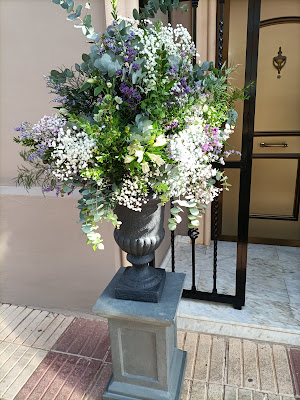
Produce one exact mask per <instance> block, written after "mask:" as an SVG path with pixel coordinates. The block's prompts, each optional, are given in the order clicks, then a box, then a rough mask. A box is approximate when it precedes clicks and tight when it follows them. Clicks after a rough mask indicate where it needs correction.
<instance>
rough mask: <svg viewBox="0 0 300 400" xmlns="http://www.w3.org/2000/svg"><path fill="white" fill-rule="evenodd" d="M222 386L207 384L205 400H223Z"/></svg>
mask: <svg viewBox="0 0 300 400" xmlns="http://www.w3.org/2000/svg"><path fill="white" fill-rule="evenodd" d="M223 394H224V386H222V385H217V384H215V383H209V384H208V391H207V397H206V399H207V400H223V397H224V396H223ZM206 399H205V400H206Z"/></svg>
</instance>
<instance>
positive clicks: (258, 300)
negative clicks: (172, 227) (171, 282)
mask: <svg viewBox="0 0 300 400" xmlns="http://www.w3.org/2000/svg"><path fill="white" fill-rule="evenodd" d="M195 252H196V285H197V288H198V290H202V291H205V290H206V291H209V290H210V285H211V284H212V265H213V264H212V263H213V244H212V245H211V246H202V245H196V248H195ZM218 255H219V256H218V266H219V267H218V268H220V271H219V272H218V275H217V279H218V281H217V287H219V286H220V287H221V291H220V292H221V293H222V290H223V291H224V293H225V294H234V291H235V262H236V261H235V260H236V243H233V242H218ZM299 257H300V249H299V248H289V247H280V246H268V245H252V244H251V245H249V248H248V268H247V270H248V272H247V275H248V277H247V289H246V302H245V306H244V307H243V308H242V310H236V309H234V308H233V306H232V305H229V304H222V303H214V302H208V301H201V300H191V299H182V300H181V302H180V304H179V310H178V327H179V328H180V329H186V330H192V331H197V332H201V333H207V334H212V335H225V336H231V337H237V338H247V339H254V340H262V341H270V342H276V343H282V344H287V345H294V346H300V311H299V310H300V292H299V279H300V265H299ZM175 267H176V272H184V273H185V274H186V280H185V286H184V287H185V288H186V289H190V288H191V279H192V278H191V277H192V265H191V245H190V238H189V237H187V236H180V235H178V236H175ZM161 268H164V269H166V270H167V271H170V270H171V250H170V249H169V250H168V252H167V254H166V257H165V259H164V261H163V262H162V264H161ZM261 282H265V283H261ZM261 285H263V286H261Z"/></svg>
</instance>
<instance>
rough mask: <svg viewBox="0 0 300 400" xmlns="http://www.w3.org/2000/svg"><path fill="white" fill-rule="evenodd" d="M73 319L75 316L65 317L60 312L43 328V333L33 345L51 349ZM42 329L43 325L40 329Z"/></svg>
mask: <svg viewBox="0 0 300 400" xmlns="http://www.w3.org/2000/svg"><path fill="white" fill-rule="evenodd" d="M73 319H74V318H73V317H65V316H64V315H61V314H59V315H58V316H57V317H56V318H54V320H53V321H52V322H51V323H50V325H48V326H47V328H46V329H45V330H42V334H41V335H40V336H39V338H38V339H37V340H36V341H35V342H34V344H33V346H34V347H38V348H43V349H46V350H50V349H51V348H52V346H53V345H54V344H55V343H56V342H57V340H58V339H59V338H60V336H61V335H62V333H63V332H64V331H65V330H66V329H67V328H68V326H69V325H70V323H71V322H72V321H73ZM40 329H41V327H40V328H39V330H40Z"/></svg>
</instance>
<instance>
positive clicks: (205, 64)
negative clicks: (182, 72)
mask: <svg viewBox="0 0 300 400" xmlns="http://www.w3.org/2000/svg"><path fill="white" fill-rule="evenodd" d="M209 66H210V62H209V61H205V62H204V63H203V64H202V65H201V69H202V70H203V71H208V69H209Z"/></svg>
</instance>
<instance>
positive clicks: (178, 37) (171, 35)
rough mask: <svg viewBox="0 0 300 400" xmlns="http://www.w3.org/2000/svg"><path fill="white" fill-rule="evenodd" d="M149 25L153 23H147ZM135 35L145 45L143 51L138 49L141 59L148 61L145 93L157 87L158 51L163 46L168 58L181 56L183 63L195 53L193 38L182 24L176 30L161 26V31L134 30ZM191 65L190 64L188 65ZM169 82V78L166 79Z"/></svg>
mask: <svg viewBox="0 0 300 400" xmlns="http://www.w3.org/2000/svg"><path fill="white" fill-rule="evenodd" d="M147 22H148V24H149V25H151V24H152V22H151V21H147ZM133 30H134V33H135V34H136V36H137V37H138V38H139V42H140V43H141V44H142V45H143V48H142V49H139V48H138V47H136V48H135V49H136V50H138V51H139V55H140V57H142V58H144V59H145V60H146V62H145V64H144V66H143V68H144V69H145V70H146V71H147V73H146V76H145V77H144V78H143V88H144V92H145V93H147V92H149V91H151V90H152V89H153V87H155V86H156V81H157V73H156V71H155V67H156V64H157V62H156V58H157V54H156V53H157V50H159V49H162V47H163V45H164V48H165V50H166V51H167V53H168V56H180V58H181V60H182V62H183V63H184V62H185V61H186V62H187V61H188V59H189V56H190V55H191V54H192V53H193V52H194V44H193V42H192V38H191V36H190V34H189V32H188V30H187V29H186V28H184V27H183V26H182V25H181V24H180V25H177V26H176V28H175V29H173V28H172V27H171V25H170V24H169V25H168V26H161V27H160V29H159V31H157V30H155V29H154V28H153V29H151V30H149V31H146V32H147V34H145V31H144V30H143V29H141V28H134V29H133ZM187 64H189V65H191V64H190V63H187ZM165 80H166V81H167V78H165Z"/></svg>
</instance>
